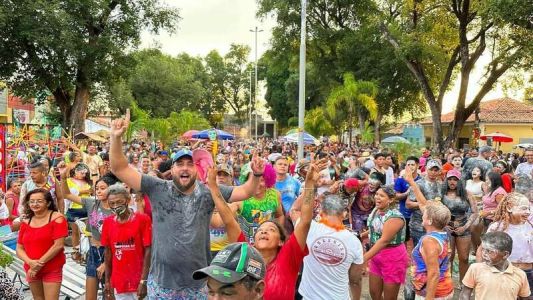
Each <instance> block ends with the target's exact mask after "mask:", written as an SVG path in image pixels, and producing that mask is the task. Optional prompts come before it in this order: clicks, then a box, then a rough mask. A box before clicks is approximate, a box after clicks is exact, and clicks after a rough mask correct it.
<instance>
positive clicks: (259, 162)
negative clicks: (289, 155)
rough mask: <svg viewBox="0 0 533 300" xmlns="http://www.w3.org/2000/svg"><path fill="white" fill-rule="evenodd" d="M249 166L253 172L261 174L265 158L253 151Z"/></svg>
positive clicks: (263, 170)
mask: <svg viewBox="0 0 533 300" xmlns="http://www.w3.org/2000/svg"><path fill="white" fill-rule="evenodd" d="M250 168H251V169H252V172H253V173H254V174H263V172H265V160H264V159H262V158H261V157H259V156H258V155H257V152H254V156H253V158H252V162H251V163H250Z"/></svg>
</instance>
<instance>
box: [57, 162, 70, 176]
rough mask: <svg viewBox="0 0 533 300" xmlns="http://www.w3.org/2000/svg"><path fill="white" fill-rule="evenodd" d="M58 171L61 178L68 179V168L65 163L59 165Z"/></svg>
mask: <svg viewBox="0 0 533 300" xmlns="http://www.w3.org/2000/svg"><path fill="white" fill-rule="evenodd" d="M57 169H58V170H59V175H60V176H61V178H67V177H68V174H67V173H68V168H67V164H66V163H65V162H64V161H62V162H60V163H58V164H57Z"/></svg>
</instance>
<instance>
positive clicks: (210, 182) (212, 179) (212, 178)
mask: <svg viewBox="0 0 533 300" xmlns="http://www.w3.org/2000/svg"><path fill="white" fill-rule="evenodd" d="M207 186H208V187H209V188H212V187H216V186H217V169H216V168H215V166H211V167H209V168H208V169H207Z"/></svg>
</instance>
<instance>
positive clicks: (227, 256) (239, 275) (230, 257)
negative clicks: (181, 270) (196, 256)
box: [192, 243, 266, 283]
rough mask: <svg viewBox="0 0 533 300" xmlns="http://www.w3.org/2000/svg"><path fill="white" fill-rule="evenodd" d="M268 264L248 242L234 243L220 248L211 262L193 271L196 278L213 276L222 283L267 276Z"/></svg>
mask: <svg viewBox="0 0 533 300" xmlns="http://www.w3.org/2000/svg"><path fill="white" fill-rule="evenodd" d="M265 273H266V265H265V261H264V260H263V258H262V257H261V254H259V252H257V250H255V249H254V248H253V247H252V246H250V245H248V243H233V244H229V245H228V246H226V248H224V249H222V250H220V251H219V252H218V254H217V255H216V256H215V258H213V261H211V264H210V265H209V266H207V267H205V268H202V269H199V270H196V271H194V273H192V278H193V279H195V280H200V279H204V278H206V277H208V276H209V277H211V278H213V279H215V280H217V281H219V282H222V283H235V282H237V281H239V280H241V279H243V278H244V277H246V276H250V277H253V278H255V279H258V280H261V279H263V278H265Z"/></svg>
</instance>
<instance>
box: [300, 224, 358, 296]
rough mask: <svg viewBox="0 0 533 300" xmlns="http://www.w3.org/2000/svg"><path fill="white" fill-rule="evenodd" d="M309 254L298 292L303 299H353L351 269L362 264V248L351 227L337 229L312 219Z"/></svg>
mask: <svg viewBox="0 0 533 300" xmlns="http://www.w3.org/2000/svg"><path fill="white" fill-rule="evenodd" d="M307 247H308V248H309V255H307V256H306V257H305V258H304V271H303V274H302V282H301V283H300V288H299V289H298V291H299V292H300V294H301V295H302V296H303V298H304V299H313V300H322V299H323V300H337V299H338V300H345V299H350V287H349V278H348V271H349V269H350V267H351V266H352V264H362V263H363V247H362V246H361V242H360V241H359V239H358V238H357V237H356V236H355V235H354V234H353V233H351V232H349V231H348V230H341V231H335V229H333V228H331V227H328V226H326V225H324V224H322V223H317V222H315V221H312V223H311V228H310V230H309V234H308V235H307Z"/></svg>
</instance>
